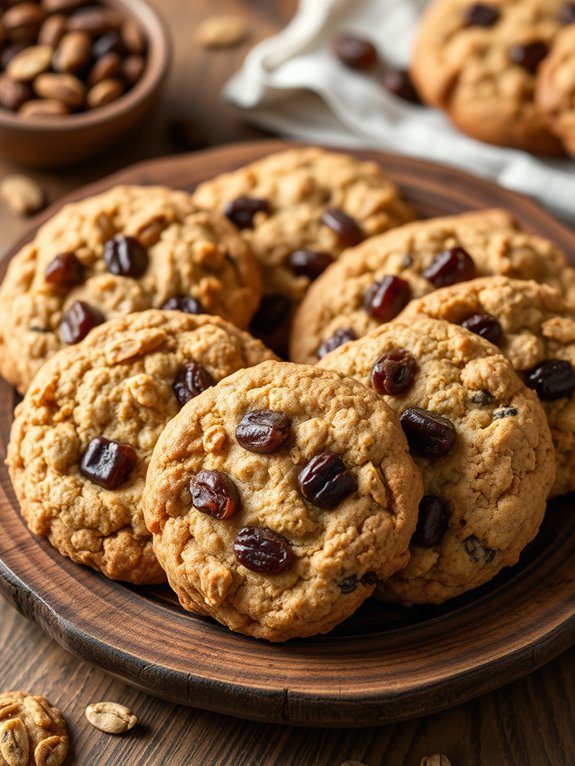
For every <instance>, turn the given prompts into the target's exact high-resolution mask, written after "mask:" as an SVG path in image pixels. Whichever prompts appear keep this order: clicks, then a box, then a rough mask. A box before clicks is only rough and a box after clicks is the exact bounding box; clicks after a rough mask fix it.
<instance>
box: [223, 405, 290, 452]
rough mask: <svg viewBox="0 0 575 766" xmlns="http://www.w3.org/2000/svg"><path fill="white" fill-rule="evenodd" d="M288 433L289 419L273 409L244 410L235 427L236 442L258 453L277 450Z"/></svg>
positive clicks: (284, 441) (287, 436)
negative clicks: (244, 412)
mask: <svg viewBox="0 0 575 766" xmlns="http://www.w3.org/2000/svg"><path fill="white" fill-rule="evenodd" d="M290 434H291V420H290V419H289V418H288V416H287V415H286V414H285V413H283V412H274V411H273V410H251V411H250V412H246V414H245V415H244V416H243V418H242V419H241V420H240V423H239V425H238V427H237V429H236V439H237V441H238V444H240V445H241V446H242V447H243V448H244V449H247V450H249V451H250V452H258V453H260V454H268V453H270V452H277V451H278V450H280V449H281V448H282V447H283V446H285V444H287V442H288V440H289V438H290Z"/></svg>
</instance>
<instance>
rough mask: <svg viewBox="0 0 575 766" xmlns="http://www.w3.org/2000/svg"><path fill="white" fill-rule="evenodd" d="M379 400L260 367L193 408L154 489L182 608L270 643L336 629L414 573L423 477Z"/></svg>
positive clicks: (162, 452)
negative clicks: (412, 545) (404, 574)
mask: <svg viewBox="0 0 575 766" xmlns="http://www.w3.org/2000/svg"><path fill="white" fill-rule="evenodd" d="M382 404H384V403H383V402H382V401H381V400H380V399H379V397H378V396H377V395H375V394H374V393H373V392H370V391H366V390H365V388H364V387H363V386H361V385H360V384H358V383H357V381H354V380H346V379H344V378H342V377H341V376H340V375H337V374H335V373H332V372H328V371H326V370H320V369H318V368H316V367H307V366H305V367H304V366H300V365H293V364H289V363H277V362H276V363H273V362H265V363H263V364H261V365H258V366H257V367H254V368H252V369H250V370H245V371H242V372H239V373H237V374H235V375H232V376H230V377H229V378H227V379H226V380H225V381H222V382H221V383H220V384H218V385H217V386H215V387H214V388H212V389H210V390H208V391H205V392H204V393H203V394H202V395H201V396H199V397H197V398H196V399H195V400H193V401H192V402H190V404H189V405H187V406H186V407H184V408H183V409H182V411H181V412H180V413H179V415H178V416H176V417H175V418H174V419H173V420H172V421H171V422H170V423H169V425H168V426H167V428H166V430H165V431H164V433H163V435H162V436H161V438H160V440H159V441H158V444H157V447H156V449H155V451H154V455H153V458H152V462H151V464H150V470H149V474H148V481H147V484H146V504H145V518H146V523H147V524H148V526H149V528H150V530H151V531H152V533H153V535H154V549H155V551H156V554H157V556H158V559H159V560H160V562H161V564H162V566H163V567H164V568H165V570H166V574H167V576H168V580H169V582H170V585H171V586H172V588H173V589H174V590H175V592H176V593H177V595H178V598H179V599H180V602H181V604H182V606H183V607H184V608H185V609H188V610H189V611H192V612H197V613H199V614H206V615H210V616H212V617H214V618H215V619H216V620H218V621H220V622H222V623H224V624H225V625H227V626H228V627H230V628H231V629H232V630H235V631H239V632H241V633H245V634H248V635H251V636H255V637H258V638H265V639H268V640H271V641H285V640H287V639H289V638H293V637H296V636H311V635H314V634H316V633H323V632H326V631H328V630H330V629H331V628H332V627H333V626H334V625H336V624H337V623H339V622H341V621H342V620H343V619H345V618H346V617H348V616H349V615H351V614H352V612H353V611H355V609H356V608H357V607H358V606H359V605H360V604H361V603H362V602H363V601H364V600H365V599H366V598H367V597H368V596H369V595H371V593H372V592H373V589H374V587H375V581H376V578H377V577H387V576H389V575H390V574H391V573H392V572H395V571H397V570H398V569H400V568H401V567H402V566H404V565H405V563H406V562H407V558H408V555H407V548H408V545H409V539H410V537H411V534H412V532H413V529H414V527H415V522H416V518H417V506H418V503H419V500H420V498H421V477H420V476H419V474H418V472H417V470H416V469H415V466H414V464H413V461H412V460H411V458H410V457H409V455H408V452H407V443H406V441H405V437H404V436H403V434H402V432H401V429H400V427H399V424H398V423H397V420H396V419H395V417H394V415H393V414H392V413H391V411H390V410H389V408H388V407H387V406H381V405H382Z"/></svg>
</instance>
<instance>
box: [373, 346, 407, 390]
mask: <svg viewBox="0 0 575 766" xmlns="http://www.w3.org/2000/svg"><path fill="white" fill-rule="evenodd" d="M416 372H417V363H416V361H415V359H414V358H413V356H412V355H411V354H410V353H409V351H407V350H406V349H405V348H396V349H394V350H393V351H386V352H385V354H382V355H381V356H380V357H379V359H378V360H377V362H376V363H375V364H374V365H373V367H372V369H371V376H370V381H371V385H372V387H373V388H374V389H375V390H376V391H377V393H378V394H389V395H390V396H396V395H397V394H401V393H402V392H403V391H407V389H408V388H409V387H410V386H411V385H412V383H413V380H414V378H415V373H416Z"/></svg>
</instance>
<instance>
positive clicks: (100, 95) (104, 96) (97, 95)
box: [86, 77, 124, 109]
mask: <svg viewBox="0 0 575 766" xmlns="http://www.w3.org/2000/svg"><path fill="white" fill-rule="evenodd" d="M123 93H124V83H123V82H122V81H121V80H118V79H117V78H114V77H108V78H107V79H106V80H101V81H100V82H98V83H96V85H93V86H92V87H91V88H90V90H89V91H88V95H87V97H86V103H87V105H88V109H96V108H97V107H99V106H105V105H106V104H111V103H112V101H116V100H117V99H118V98H120V96H121V95H123Z"/></svg>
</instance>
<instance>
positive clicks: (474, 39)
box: [411, 0, 565, 154]
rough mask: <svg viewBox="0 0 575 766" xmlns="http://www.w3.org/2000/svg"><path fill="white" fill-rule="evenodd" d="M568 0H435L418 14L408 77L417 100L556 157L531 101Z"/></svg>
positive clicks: (481, 132)
mask: <svg viewBox="0 0 575 766" xmlns="http://www.w3.org/2000/svg"><path fill="white" fill-rule="evenodd" d="M564 5H565V0H486V2H481V3H475V2H472V0H435V2H433V3H432V4H431V6H430V7H429V8H428V9H427V11H426V13H425V14H424V16H423V18H422V19H421V22H420V26H419V30H418V34H417V37H416V41H415V46H414V51H413V58H412V67H411V71H412V76H413V79H414V81H415V84H416V86H417V90H418V93H419V94H420V95H421V97H422V99H423V100H424V101H425V102H427V103H428V104H430V105H432V106H436V107H439V108H441V109H444V110H445V111H446V112H447V113H448V115H449V117H450V119H451V120H452V122H453V123H454V124H455V125H456V126H457V127H459V128H460V129H461V130H463V131H464V132H465V133H468V134H469V135H471V136H473V137H475V138H478V139H480V140H482V141H487V142H489V143H493V144H501V145H504V146H512V147H517V148H519V149H525V150H527V151H530V152H534V153H541V154H561V144H560V142H559V141H558V139H557V138H556V137H555V136H554V135H552V133H551V132H550V131H549V129H548V127H547V125H546V123H545V120H544V119H543V117H542V116H541V114H540V113H539V111H538V109H537V108H536V105H535V88H536V77H537V72H538V69H539V66H540V63H541V61H542V60H543V59H544V58H545V56H546V55H547V54H548V52H549V50H550V48H551V46H552V44H553V41H554V39H555V37H556V35H557V33H558V31H559V30H560V28H561V21H560V11H561V9H562V8H563V6H564Z"/></svg>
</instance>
